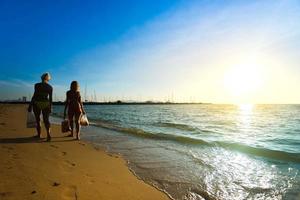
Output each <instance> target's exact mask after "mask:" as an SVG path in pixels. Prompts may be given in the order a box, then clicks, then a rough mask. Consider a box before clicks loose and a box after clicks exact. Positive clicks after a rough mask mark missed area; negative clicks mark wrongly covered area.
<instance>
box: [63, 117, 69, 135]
mask: <svg viewBox="0 0 300 200" xmlns="http://www.w3.org/2000/svg"><path fill="white" fill-rule="evenodd" d="M69 131H71V128H70V122H69V120H67V119H65V120H64V121H62V122H61V132H62V133H66V132H69Z"/></svg>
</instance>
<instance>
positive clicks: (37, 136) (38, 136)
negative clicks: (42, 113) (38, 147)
mask: <svg viewBox="0 0 300 200" xmlns="http://www.w3.org/2000/svg"><path fill="white" fill-rule="evenodd" d="M33 137H34V138H41V136H40V135H35V136H33Z"/></svg>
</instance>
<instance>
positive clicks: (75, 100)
mask: <svg viewBox="0 0 300 200" xmlns="http://www.w3.org/2000/svg"><path fill="white" fill-rule="evenodd" d="M66 96H67V98H66V104H65V110H64V119H65V118H66V113H67V109H68V119H69V123H70V127H71V134H70V135H69V136H70V137H73V136H74V135H73V134H74V133H73V130H74V124H73V123H74V118H75V125H76V139H77V140H80V118H81V115H82V114H85V111H84V109H83V103H82V100H81V96H80V91H79V84H78V82H77V81H72V83H71V86H70V90H69V91H68V92H67V93H66Z"/></svg>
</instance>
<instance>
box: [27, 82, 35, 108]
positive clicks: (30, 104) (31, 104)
mask: <svg viewBox="0 0 300 200" xmlns="http://www.w3.org/2000/svg"><path fill="white" fill-rule="evenodd" d="M35 97H36V85H34V93H33V95H32V97H31V101H30V103H29V106H28V112H31V111H32V106H33V103H34V100H35Z"/></svg>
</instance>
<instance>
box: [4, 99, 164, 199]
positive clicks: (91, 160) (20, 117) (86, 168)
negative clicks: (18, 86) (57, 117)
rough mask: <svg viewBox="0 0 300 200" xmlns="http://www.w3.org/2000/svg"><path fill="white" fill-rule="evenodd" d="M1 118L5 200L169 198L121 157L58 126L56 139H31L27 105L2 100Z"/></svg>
mask: <svg viewBox="0 0 300 200" xmlns="http://www.w3.org/2000/svg"><path fill="white" fill-rule="evenodd" d="M11 119H13V120H11ZM0 122H1V123H0V148H1V149H2V151H0V156H1V157H2V159H1V161H0V164H1V165H0V166H1V168H2V169H1V172H0V179H1V180H2V181H1V183H0V186H1V187H0V197H1V199H74V198H75V199H170V197H169V196H168V195H167V194H165V193H164V192H163V191H161V190H159V188H157V187H155V186H154V185H152V186H151V185H149V184H147V183H145V182H144V181H143V180H142V179H140V178H139V177H138V176H137V175H136V174H135V173H134V171H132V169H130V167H129V166H128V163H127V161H126V160H125V159H124V158H122V157H121V156H120V155H115V154H111V153H109V152H107V151H106V150H105V149H102V148H97V147H96V146H94V145H93V144H91V143H90V142H85V141H75V140H72V139H71V138H68V137H64V136H65V134H62V133H60V126H58V125H55V124H52V141H51V142H44V140H45V139H42V140H39V139H34V138H32V136H33V135H34V134H35V129H28V128H26V127H25V125H26V106H25V105H9V104H5V105H4V104H0ZM42 137H43V138H44V137H45V130H44V129H42Z"/></svg>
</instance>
